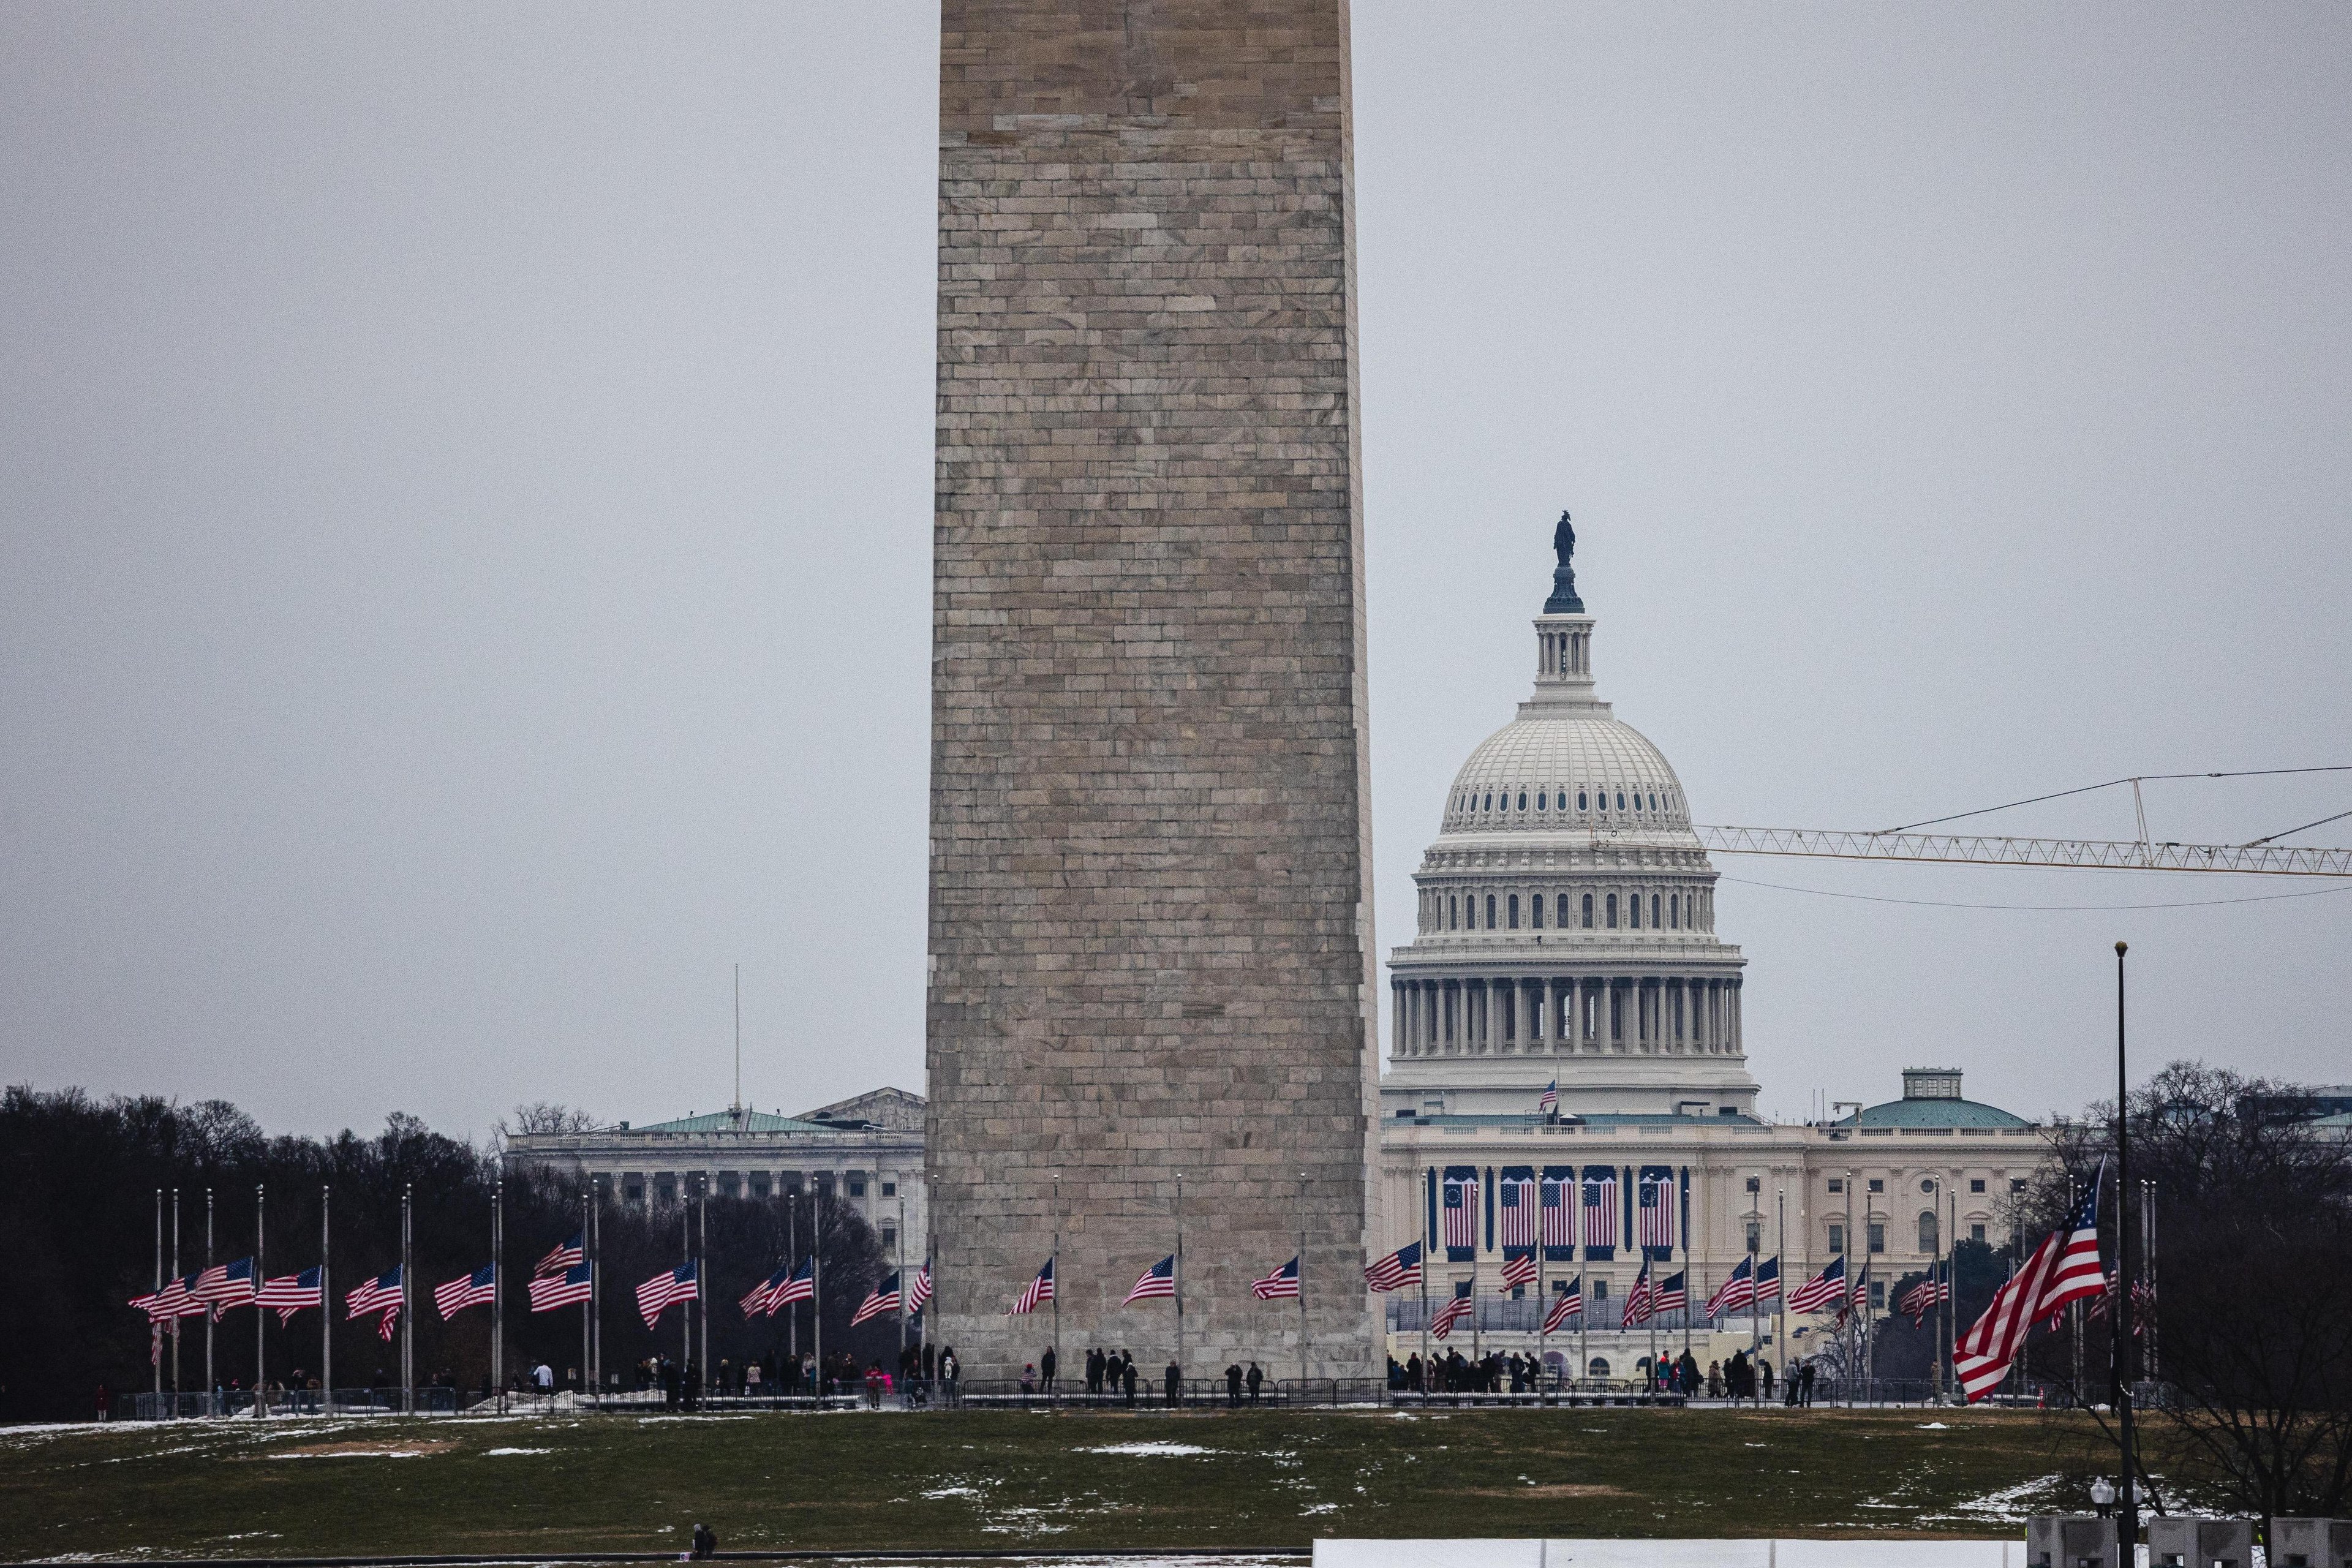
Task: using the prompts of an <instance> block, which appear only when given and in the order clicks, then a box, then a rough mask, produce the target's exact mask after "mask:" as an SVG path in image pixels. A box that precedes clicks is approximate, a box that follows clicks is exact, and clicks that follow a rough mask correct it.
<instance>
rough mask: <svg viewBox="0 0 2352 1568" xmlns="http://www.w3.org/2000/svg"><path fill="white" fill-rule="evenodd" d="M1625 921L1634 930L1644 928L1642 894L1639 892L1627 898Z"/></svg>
mask: <svg viewBox="0 0 2352 1568" xmlns="http://www.w3.org/2000/svg"><path fill="white" fill-rule="evenodd" d="M1625 923H1626V925H1627V926H1629V927H1631V928H1632V929H1633V930H1634V931H1640V930H1641V929H1642V895H1641V894H1639V893H1635V894H1633V896H1632V897H1630V898H1628V899H1627V900H1625Z"/></svg>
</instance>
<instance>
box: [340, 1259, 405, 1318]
mask: <svg viewBox="0 0 2352 1568" xmlns="http://www.w3.org/2000/svg"><path fill="white" fill-rule="evenodd" d="M399 1310H400V1268H399V1266H398V1265H397V1264H395V1265H394V1266H393V1267H392V1268H387V1269H385V1270H384V1271H383V1273H381V1274H379V1275H377V1276H376V1277H375V1278H374V1279H367V1280H362V1282H361V1283H360V1286H359V1288H358V1289H354V1290H352V1291H351V1292H350V1293H349V1294H348V1295H346V1296H344V1298H343V1316H344V1317H346V1318H364V1317H366V1316H367V1315H368V1314H369V1313H370V1312H397V1311H399Z"/></svg>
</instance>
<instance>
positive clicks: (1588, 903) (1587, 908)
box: [1584, 893, 1592, 931]
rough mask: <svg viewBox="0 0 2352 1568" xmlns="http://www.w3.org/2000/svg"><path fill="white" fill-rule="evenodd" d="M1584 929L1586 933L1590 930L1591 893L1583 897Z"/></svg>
mask: <svg viewBox="0 0 2352 1568" xmlns="http://www.w3.org/2000/svg"><path fill="white" fill-rule="evenodd" d="M1584 929H1585V930H1586V931H1591V929H1592V895H1591V893H1587V894H1585V895H1584Z"/></svg>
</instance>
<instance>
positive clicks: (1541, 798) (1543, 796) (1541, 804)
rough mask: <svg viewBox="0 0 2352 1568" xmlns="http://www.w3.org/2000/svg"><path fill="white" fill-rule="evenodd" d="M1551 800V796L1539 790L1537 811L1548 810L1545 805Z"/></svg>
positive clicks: (1537, 792)
mask: <svg viewBox="0 0 2352 1568" xmlns="http://www.w3.org/2000/svg"><path fill="white" fill-rule="evenodd" d="M1550 798H1551V796H1549V795H1546V794H1545V793H1544V792H1543V791H1541V790H1538V791H1536V809H1537V810H1538V811H1543V810H1545V809H1547V807H1546V806H1545V805H1544V802H1546V801H1548V800H1549V799H1550Z"/></svg>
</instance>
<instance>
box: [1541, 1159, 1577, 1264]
mask: <svg viewBox="0 0 2352 1568" xmlns="http://www.w3.org/2000/svg"><path fill="white" fill-rule="evenodd" d="M1575 1175H1576V1173H1574V1172H1573V1171H1570V1170H1568V1169H1566V1168H1564V1167H1561V1166H1558V1165H1547V1166H1545V1167H1544V1173H1543V1244H1544V1245H1545V1246H1546V1247H1560V1248H1563V1249H1565V1248H1568V1247H1574V1246H1575V1245H1576V1230H1575V1227H1574V1223H1573V1216H1574V1215H1575V1212H1576V1209H1575V1198H1574V1194H1575V1191H1576V1180H1575Z"/></svg>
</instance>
